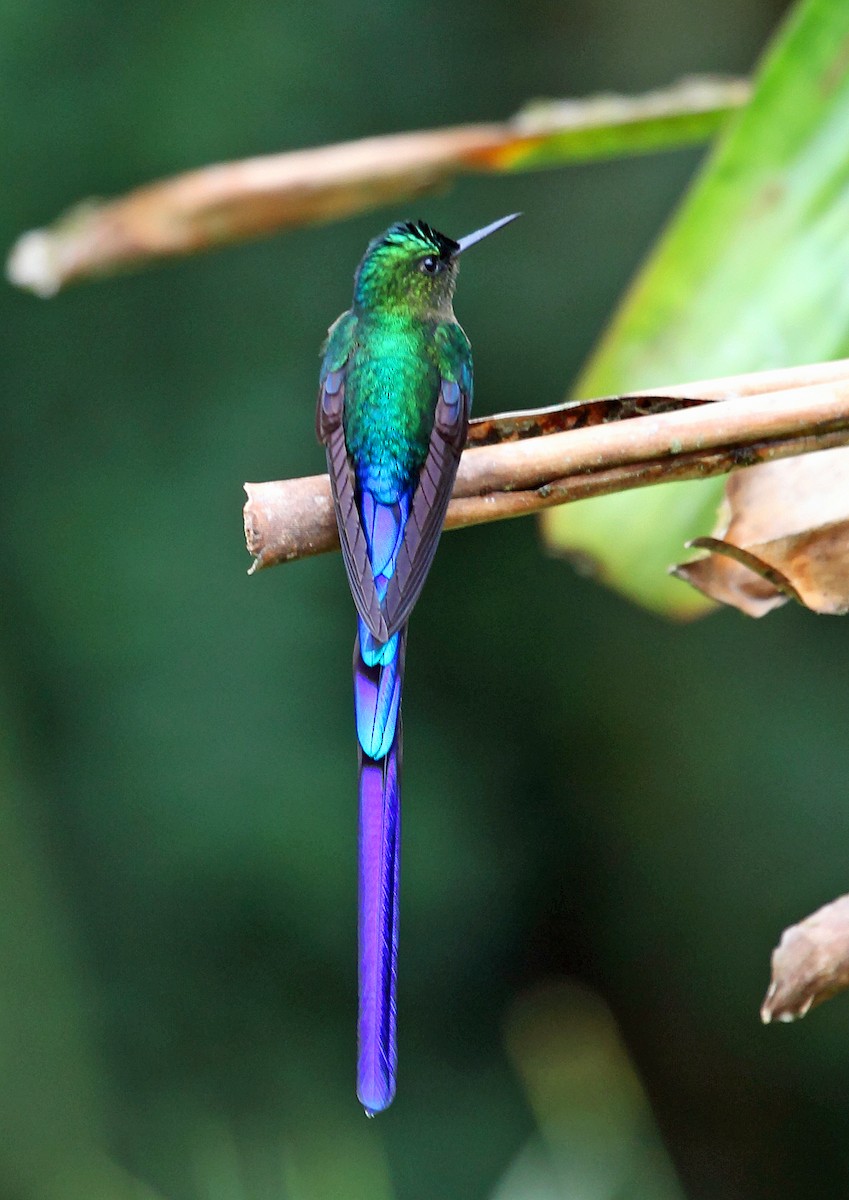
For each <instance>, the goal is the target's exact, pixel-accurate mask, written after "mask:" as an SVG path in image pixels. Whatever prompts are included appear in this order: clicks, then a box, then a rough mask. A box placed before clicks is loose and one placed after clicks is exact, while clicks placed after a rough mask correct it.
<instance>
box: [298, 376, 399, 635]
mask: <svg viewBox="0 0 849 1200" xmlns="http://www.w3.org/2000/svg"><path fill="white" fill-rule="evenodd" d="M344 405H345V369H344V367H343V368H341V369H340V370H338V371H331V372H330V373H329V374H328V375H327V378H326V379H325V380H324V383H323V385H322V387H321V390H320V392H319V397H318V411H317V414H316V432H317V433H318V437H319V440H320V441H322V442H324V445H325V449H326V451H327V471H328V474H329V475H330V486H331V489H332V491H333V502H334V503H333V507H334V509H335V510H336V524H337V526H338V528H339V541H340V543H341V546H342V558H343V559H344V562H345V570H346V572H347V574H348V583H349V585H350V588H351V595H352V596H353V598H354V604H355V605H356V607H357V612H358V613H359V614H360V616H361V617H362V619H363V620H364V621H365V623H366V625H367V626H368V628H369V629H370V630H371V632H372V633H373V634H374V636H375V637H376V638H377V639H378V641H381V642H386V641H388V640H389V638H390V637H391V636H392V634H391V633H390V631H389V630H388V628H387V625H386V619H385V617H384V614H383V611H382V609H381V606H380V601H379V600H378V598H377V591H376V589H375V586H374V577H373V576H372V573H371V563H370V562H369V556H368V544H367V542H366V535H365V533H364V532H363V527H362V524H361V522H360V513H359V510H358V508H357V498H356V492H355V488H354V473H353V471H352V470H351V464H350V462H349V460H348V450H347V447H346V445H345V430H344V426H343V423H342V414H343V410H344Z"/></svg>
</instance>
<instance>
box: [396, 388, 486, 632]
mask: <svg viewBox="0 0 849 1200" xmlns="http://www.w3.org/2000/svg"><path fill="white" fill-rule="evenodd" d="M468 425H469V397H468V396H467V395H466V394H465V393H464V392H463V391H461V389H460V387H459V385H458V384H456V383H452V382H450V381H448V380H443V381H442V386H441V388H440V392H439V400H438V401H437V404H436V414H435V417H434V422H433V430H432V432H431V435H430V445H429V447H428V452H427V458H426V459H425V461H424V464H423V466H422V469H421V472H420V474H419V481H418V484H417V486H416V490H415V493H414V494H413V502H412V504H411V506H410V516H409V520H408V521H407V525H406V528H405V530H404V540H403V542H402V544H401V548H400V549H399V551H398V557H397V560H396V563H395V571H394V573H393V575H392V578H391V579H390V580H389V585H388V587H387V589H386V595H385V597H384V600H383V605H382V610H383V617H384V620H385V623H386V628H387V629H388V632H389V636H390V637H391V636H392V634H393V633H395V632H396V630H398V629H400V628H401V626H402V625H403V624H404V623H405V621H406V620H407V618H408V617H409V615H410V612H411V611H412V608H413V606H414V604H415V603H416V601H417V600H418V598H419V595H420V593H421V590H422V587H423V586H424V581H425V579H426V578H427V573H428V570H429V569H430V564H431V563H432V562H433V556H434V554H435V553H436V547H437V544H438V542H439V535H440V533H441V532H442V525H443V522H444V521H445V511H446V509H447V508H448V502H449V500H450V499H451V492H452V490H453V488H454V479H455V476H456V474H457V467H458V465H459V462H460V455H461V454H462V453H463V446H464V445H465V442H466V431H467V429H468Z"/></svg>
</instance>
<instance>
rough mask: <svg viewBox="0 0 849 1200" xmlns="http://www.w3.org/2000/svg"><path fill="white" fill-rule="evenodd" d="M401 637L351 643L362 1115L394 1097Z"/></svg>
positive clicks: (366, 636)
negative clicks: (357, 815) (356, 782)
mask: <svg viewBox="0 0 849 1200" xmlns="http://www.w3.org/2000/svg"><path fill="white" fill-rule="evenodd" d="M406 640H407V629H406V626H405V627H404V628H403V629H401V630H400V631H399V632H398V633H396V634H395V635H394V636H393V637H392V638H390V640H389V641H388V642H383V643H381V642H377V641H376V640H375V639H374V638H373V637H372V635H371V634H370V633H369V632H368V630H367V629H366V627H365V626H364V624H363V623H362V621H360V622H359V634H358V637H357V640H356V642H355V643H354V708H355V712H356V719H357V742H358V752H359V799H360V825H359V1019H358V1024H357V1031H358V1052H357V1096H358V1097H359V1100H360V1103H361V1104H362V1105H363V1107H364V1108H365V1110H366V1113H367V1114H368V1115H369V1116H374V1114H375V1113H378V1112H381V1111H382V1110H383V1109H384V1108H388V1106H389V1105H390V1104H391V1103H392V1099H393V1097H394V1095H395V1071H396V1064H397V1045H396V1036H395V1026H396V1020H395V1012H396V964H397V957H398V877H399V869H400V851H401V711H400V708H401V685H402V681H403V675H404V649H405V645H406Z"/></svg>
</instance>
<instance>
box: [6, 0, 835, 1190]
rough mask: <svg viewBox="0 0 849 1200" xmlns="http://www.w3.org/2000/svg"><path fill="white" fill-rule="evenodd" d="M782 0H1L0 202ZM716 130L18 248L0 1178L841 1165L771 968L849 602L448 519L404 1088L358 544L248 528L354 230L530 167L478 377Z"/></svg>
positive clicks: (621, 259)
mask: <svg viewBox="0 0 849 1200" xmlns="http://www.w3.org/2000/svg"><path fill="white" fill-rule="evenodd" d="M784 9H785V6H784V5H783V4H782V3H778V2H777V0H706V2H705V3H703V4H700V5H693V4H690V3H687V2H686V0H663V2H661V0H648V2H646V3H636V0H610V2H609V3H607V4H604V5H600V4H595V3H590V0H572V2H564V3H561V4H559V5H555V4H551V3H549V2H547V0H531V2H530V3H526V4H523V5H521V6H517V5H515V4H513V3H508V0H496V2H494V3H491V4H489V5H487V6H479V5H471V4H463V5H459V6H458V5H456V4H455V3H449V0H436V3H434V4H432V5H430V6H428V7H427V8H424V7H423V6H421V5H418V4H413V3H412V2H411V0H396V2H395V3H393V4H381V3H371V4H364V3H360V2H358V0H341V3H338V4H334V5H330V4H325V3H321V2H319V3H317V4H313V5H310V6H295V5H291V6H282V5H276V4H273V3H270V2H258V3H255V4H252V5H250V6H234V5H231V4H225V3H222V0H207V3H206V4H204V5H200V4H196V3H182V4H180V5H179V6H175V7H166V6H162V5H152V4H144V3H142V4H135V5H131V4H129V3H118V2H115V3H112V4H104V3H100V4H94V3H90V2H87V0H81V2H78V3H75V4H72V3H70V0H53V2H51V3H47V2H46V3H41V4H38V5H35V6H33V5H26V4H23V3H21V2H20V0H7V3H6V4H4V5H3V6H2V8H0V127H2V138H3V146H4V149H5V154H6V175H5V178H6V183H5V186H4V188H3V192H2V201H1V202H0V235H2V238H0V240H2V243H3V244H4V245H10V244H11V242H12V241H13V240H14V238H15V237H16V236H17V235H18V234H19V233H20V232H21V231H22V230H24V229H26V228H30V227H32V226H35V225H39V224H43V223H45V222H47V221H49V220H50V219H52V218H53V217H54V216H55V215H56V214H57V213H58V212H59V211H60V210H62V209H64V208H65V207H67V205H68V204H69V203H71V202H73V201H75V200H77V199H78V198H80V197H82V196H86V195H91V194H99V195H108V194H112V193H117V192H120V191H123V190H125V189H127V188H128V187H130V186H132V185H134V184H136V183H139V182H142V181H145V180H147V179H149V178H154V177H157V176H160V175H165V174H168V173H170V172H173V171H177V170H180V169H183V168H186V167H189V166H194V165H201V164H203V163H205V162H208V161H215V160H220V159H225V158H230V157H241V156H245V155H249V154H255V153H262V152H266V151H273V150H278V149H286V148H294V147H299V146H306V145H312V144H317V143H322V142H327V141H333V140H338V139H344V138H350V137H356V136H360V135H365V134H371V133H381V132H388V131H392V130H402V129H406V128H416V127H427V126H432V125H439V124H448V123H456V122H463V121H466V120H487V119H491V118H497V117H501V116H506V115H508V114H510V113H511V112H513V111H514V110H515V109H516V108H518V107H519V106H520V105H521V104H522V103H523V102H524V101H526V100H527V99H529V98H532V97H534V96H539V95H566V94H574V95H581V94H585V93H589V92H593V91H596V90H602V89H618V90H623V91H637V90H640V89H644V88H649V87H654V86H657V85H660V84H664V83H667V82H669V81H671V80H672V79H675V78H677V77H678V76H680V75H682V74H685V73H687V72H692V71H710V70H717V71H726V72H741V73H742V72H747V71H748V70H749V69H750V68H751V66H752V64H753V62H754V60H755V59H756V57H757V54H758V53H759V51H760V49H761V48H762V46H763V45H764V43H765V42H766V40H767V38H768V36H769V34H770V33H771V31H772V30H773V29H774V27H775V24H776V22H777V21H778V20H779V19H780V17H781V16H782V15H783V12H784ZM699 157H700V155H699V153H698V152H695V151H682V152H677V153H675V154H671V155H664V156H652V157H647V158H644V159H636V160H632V161H628V162H620V163H608V164H598V165H593V166H586V167H572V168H568V169H564V170H562V171H556V172H549V173H545V174H539V175H530V176H525V177H516V178H498V179H480V180H465V181H463V182H461V183H460V184H459V185H458V186H457V187H456V188H455V189H454V190H452V191H451V192H449V193H446V194H444V195H441V196H437V197H434V198H432V199H431V200H429V201H428V202H426V203H421V204H420V205H417V206H416V208H415V210H410V211H405V212H397V211H394V210H393V211H386V212H385V213H380V214H372V215H371V216H368V217H364V218H362V219H357V220H353V221H349V222H346V223H344V224H341V225H338V226H334V227H328V228H321V229H312V230H307V231H304V232H300V233H297V234H292V235H289V236H287V237H285V238H279V239H276V240H273V241H270V242H267V243H263V244H256V245H251V246H247V247H243V248H236V249H231V250H228V251H226V252H222V253H220V254H216V255H210V256H207V257H201V258H198V259H196V260H193V261H186V262H183V263H179V264H176V265H171V266H167V267H164V268H160V269H157V270H155V271H151V272H149V273H147V274H141V275H137V276H132V277H127V278H123V279H119V280H114V281H109V282H104V283H100V284H97V285H93V286H88V287H82V288H79V289H78V290H71V291H69V292H68V293H67V295H62V296H60V297H58V298H57V299H55V300H53V301H50V302H48V303H45V302H42V301H38V300H35V299H33V298H32V297H30V296H26V295H23V294H20V293H17V292H14V291H13V290H12V289H11V288H9V287H4V289H3V292H2V306H3V328H4V334H5V337H4V353H3V356H2V364H0V370H1V371H2V377H3V393H4V399H5V403H4V405H3V426H2V438H1V439H0V454H2V460H3V461H2V472H0V488H2V541H0V554H2V572H0V580H1V581H2V588H3V603H4V616H5V620H4V621H3V625H2V642H0V670H1V671H2V679H0V689H2V690H1V691H0V711H2V733H0V743H1V744H0V785H2V789H0V855H2V857H0V865H1V866H2V870H0V966H2V974H1V975H0V1080H1V1081H2V1083H0V1196H2V1197H3V1200H6V1198H8V1200H30V1198H32V1200H107V1198H109V1200H111V1198H112V1197H124V1196H127V1197H163V1198H168V1200H244V1198H250V1200H273V1198H278V1197H285V1198H286V1200H325V1198H326V1200H330V1198H334V1200H335V1198H340V1200H349V1198H350V1200H360V1198H361V1197H362V1198H363V1200H367V1198H368V1200H478V1198H488V1197H495V1198H496V1200H555V1198H556V1197H568V1198H569V1200H576V1198H577V1200H603V1198H608V1197H609V1198H610V1200H614V1197H615V1198H617V1200H618V1198H620V1197H625V1196H627V1197H629V1198H630V1197H640V1198H643V1197H644V1198H645V1200H650V1198H660V1197H664V1198H666V1197H682V1196H686V1197H691V1198H694V1200H714V1198H715V1200H738V1198H739V1200H743V1198H744V1197H745V1198H746V1200H752V1198H760V1197H767V1196H769V1197H772V1198H784V1197H788V1198H789V1197H796V1196H799V1195H816V1196H817V1197H819V1198H823V1200H827V1198H830V1197H835V1198H837V1197H840V1198H841V1200H845V1197H846V1195H847V1191H849V1151H848V1150H847V1143H846V1138H845V1132H844V1123H845V1121H844V1115H843V1113H844V1109H845V1104H846V1096H847V1090H849V1081H847V1076H849V1044H847V1037H846V1030H847V1018H846V1007H845V1003H844V1002H840V1001H838V1002H836V1003H835V1004H833V1005H831V1006H827V1007H826V1008H825V1009H823V1010H821V1011H819V1012H817V1013H816V1014H814V1015H813V1016H812V1017H811V1018H809V1019H808V1020H806V1021H805V1022H804V1023H803V1024H801V1025H800V1026H798V1027H793V1028H790V1029H785V1028H783V1027H782V1028H768V1029H764V1028H762V1027H761V1025H760V1022H759V1020H758V1005H759V1002H760V1000H761V997H762V995H763V992H764V990H765V987H766V982H767V973H768V955H769V951H770V949H771V947H772V945H773V944H774V942H775V941H776V939H777V936H778V934H779V932H780V930H781V929H782V928H783V927H784V925H786V924H788V923H789V922H791V921H793V920H795V919H797V918H799V917H801V916H802V915H804V914H805V913H807V912H808V911H810V910H811V909H812V908H814V907H816V906H817V905H818V904H820V903H822V902H824V901H826V900H829V899H831V898H832V897H833V896H835V895H837V894H838V893H840V892H843V891H845V890H846V888H847V882H848V881H849V869H847V855H846V852H845V846H846V842H847V838H849V806H847V804H846V802H845V783H844V781H845V779H846V777H847V775H849V743H847V738H846V736H845V726H846V721H845V709H844V678H843V676H844V672H843V671H842V670H841V666H842V664H843V662H844V661H845V655H846V647H847V644H849V643H847V639H848V638H849V626H847V625H846V624H845V623H844V622H840V621H827V620H817V619H815V618H814V617H813V616H812V615H811V614H809V613H804V612H801V611H798V610H795V609H793V610H791V609H790V608H788V609H784V610H782V611H780V612H779V613H777V614H776V615H773V616H771V617H769V618H767V619H766V620H764V621H763V622H761V623H755V622H752V621H748V620H746V619H745V618H743V617H741V616H739V615H738V614H736V613H732V612H723V613H720V614H717V615H715V616H712V617H710V618H709V619H707V620H705V621H703V622H700V623H697V624H693V625H683V626H676V625H673V624H667V623H664V622H662V621H660V620H659V619H657V618H655V617H652V616H650V615H647V614H646V613H644V612H642V611H640V610H638V609H636V608H634V607H632V606H629V605H628V604H626V602H625V601H623V600H621V599H619V598H617V597H615V596H613V595H611V594H609V593H607V592H605V591H604V590H602V589H601V588H600V587H598V586H597V585H596V584H594V583H592V582H591V581H589V580H586V579H582V578H580V577H578V576H576V575H575V574H574V573H573V571H572V570H571V568H569V567H568V566H567V565H565V564H564V563H562V562H557V561H554V560H552V559H551V558H549V557H546V556H545V555H544V554H543V553H542V552H541V550H540V547H539V541H538V535H537V530H536V527H535V525H533V524H532V523H531V522H529V521H519V522H512V523H507V524H501V525H497V526H489V527H483V528H479V529H473V530H467V531H464V532H461V533H457V534H451V535H450V536H447V537H446V538H445V539H444V541H443V543H442V546H441V548H440V553H439V555H438V556H437V559H436V563H435V566H434V568H433V571H432V576H431V579H430V582H429V583H428V586H427V588H426V590H425V593H424V595H423V598H422V600H421V602H420V603H419V605H418V608H417V612H416V615H415V617H414V620H413V624H412V636H411V638H410V643H409V652H408V668H407V681H408V686H407V694H406V700H405V721H406V741H407V758H406V763H405V816H404V863H403V919H402V930H403V932H402V945H401V980H400V986H401V994H400V1014H399V1020H400V1054H401V1064H400V1076H399V1094H398V1099H397V1101H396V1103H395V1105H394V1107H393V1108H392V1109H391V1110H390V1112H389V1113H388V1114H387V1115H386V1116H385V1117H383V1118H381V1119H379V1120H377V1121H374V1122H367V1121H366V1120H365V1119H364V1118H363V1116H362V1114H361V1112H360V1111H359V1109H358V1106H357V1104H356V1100H355V1098H354V1094H353V1067H354V1033H355V1031H354V1012H355V972H356V964H355V950H356V946H355V942H356V935H355V889H356V880H355V847H356V816H355V795H354V768H355V753H354V737H353V729H352V716H351V698H350V690H351V684H350V667H349V663H350V651H351V642H352V638H353V624H354V623H353V613H352V607H351V603H350V599H349V597H348V593H347V588H346V585H345V580H344V572H343V570H342V566H341V563H340V561H339V559H338V557H325V558H323V559H318V560H314V561H307V562H303V563H300V564H296V565H292V566H290V567H286V568H281V569H277V570H274V571H271V572H268V573H267V574H265V575H262V576H260V577H258V578H251V579H249V578H248V577H247V576H246V574H245V570H246V568H247V566H248V558H247V556H246V554H245V552H244V548H243V544H242V538H241V528H240V514H239V509H240V505H241V501H242V495H241V491H240V484H241V481H242V480H243V479H264V478H275V477H281V476H286V475H297V474H308V473H313V472H316V471H318V470H320V469H322V466H323V455H322V453H321V450H320V448H319V446H318V445H317V443H316V442H315V437H314V432H313V410H314V397H315V385H316V376H317V369H318V357H317V355H318V347H319V345H320V343H321V340H322V338H323V335H324V331H325V329H326V327H327V325H328V323H329V322H330V321H331V320H332V319H333V318H334V317H335V316H336V315H337V314H338V312H339V311H341V310H342V309H343V308H345V307H346V306H347V304H348V302H349V299H350V288H351V276H352V272H353V269H354V267H355V265H356V263H357V261H358V259H359V257H360V255H361V253H362V250H363V248H364V246H365V243H366V241H367V240H368V238H369V237H370V236H371V235H373V234H374V233H375V232H377V231H379V229H380V228H382V227H383V226H384V225H386V224H387V223H388V222H389V221H390V220H391V219H394V218H395V217H398V216H422V217H424V218H425V219H427V220H429V221H431V222H432V223H434V224H435V225H436V226H437V227H440V228H443V229H445V230H446V231H447V232H449V233H451V234H454V235H457V234H461V233H464V232H466V231H468V230H470V229H472V228H475V227H477V226H478V225H481V224H483V223H485V222H487V221H489V220H491V219H493V218H495V217H497V216H499V215H500V214H502V213H504V212H510V211H513V210H514V209H521V210H523V211H524V213H525V217H524V219H523V221H522V222H520V223H519V224H517V225H516V226H515V228H513V229H511V230H510V232H509V235H508V234H505V235H504V236H503V237H502V238H499V239H498V244H497V246H496V245H495V244H494V243H493V245H492V246H490V247H489V248H488V249H487V250H486V251H483V250H482V251H481V253H480V257H478V258H476V259H475V261H474V263H472V262H469V263H468V264H467V265H466V267H465V268H464V271H463V276H462V279H461V282H460V287H459V294H458V298H457V312H458V316H459V318H460V320H461V321H462V323H463V325H464V326H465V328H466V330H467V332H468V334H469V336H470V338H471V340H472V343H473V346H474V348H475V356H476V368H477V371H476V374H477V386H476V404H477V411H478V412H479V413H482V412H487V411H496V410H499V409H505V408H515V407H530V406H536V405H542V404H547V403H553V402H555V401H556V400H558V399H559V398H560V397H561V396H562V395H563V393H564V392H565V391H566V389H567V387H568V385H569V383H570V381H571V380H572V379H574V377H575V375H576V374H577V371H578V368H579V366H580V364H581V362H582V360H583V359H584V358H585V356H586V355H587V354H588V352H589V350H590V348H591V346H592V344H593V342H594V341H595V339H596V338H597V337H598V335H599V333H600V332H601V330H602V328H603V326H604V323H605V320H606V318H607V317H608V315H609V313H610V312H611V310H612V308H613V306H614V304H615V301H616V299H617V297H618V295H619V294H620V292H621V290H622V288H623V287H624V285H625V284H626V282H627V281H628V279H629V277H630V276H631V275H632V273H633V271H634V269H635V267H636V266H637V264H638V263H639V262H640V260H641V258H642V257H643V256H644V254H645V253H646V251H647V249H648V248H649V246H650V245H651V243H652V241H653V239H654V237H655V236H656V234H657V232H658V231H659V229H660V228H661V227H662V225H663V223H664V221H665V220H666V218H667V217H668V214H669V212H670V210H671V209H672V207H673V206H674V204H675V202H676V201H677V199H678V198H679V196H680V195H681V193H682V191H683V189H684V187H685V186H686V183H687V181H688V179H689V178H690V177H691V176H692V173H693V171H694V168H695V167H696V165H697V163H698V161H699ZM670 382H673V381H670ZM617 1031H618V1032H617ZM637 1079H639V1080H640V1083H639V1084H638V1083H637V1082H636V1080H637ZM651 1114H653V1117H652V1115H651Z"/></svg>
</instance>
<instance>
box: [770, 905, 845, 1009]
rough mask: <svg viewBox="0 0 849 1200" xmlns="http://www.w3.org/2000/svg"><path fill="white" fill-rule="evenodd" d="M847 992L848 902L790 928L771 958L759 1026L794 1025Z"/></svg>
mask: <svg viewBox="0 0 849 1200" xmlns="http://www.w3.org/2000/svg"><path fill="white" fill-rule="evenodd" d="M846 987H849V896H841V897H840V898H839V899H837V900H834V901H832V903H831V904H826V905H825V906H824V907H823V908H819V909H817V911H816V912H815V913H812V914H811V916H809V917H806V918H805V920H804V921H800V922H799V924H798V925H791V926H790V928H789V929H785V931H784V933H783V934H782V935H781V941H780V942H779V944H778V945H777V946H776V948H775V949H774V950H773V952H772V978H771V981H770V985H769V990H768V992H767V994H766V998H765V999H764V1002H763V1005H762V1006H761V1020H762V1021H763V1022H764V1024H765V1025H768V1024H769V1023H770V1021H795V1020H796V1018H797V1017H804V1015H805V1014H806V1013H807V1012H808V1011H809V1010H810V1009H811V1008H813V1007H814V1006H815V1005H817V1004H821V1003H822V1002H823V1000H829V999H830V998H831V997H832V996H835V995H836V994H837V993H838V992H842V991H843V990H844V989H845V988H846Z"/></svg>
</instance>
